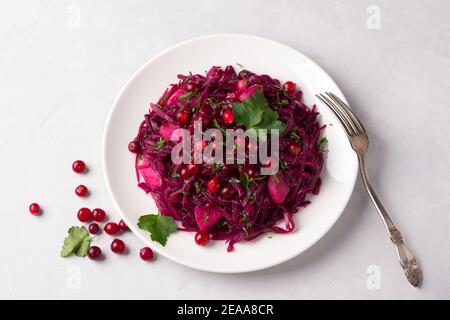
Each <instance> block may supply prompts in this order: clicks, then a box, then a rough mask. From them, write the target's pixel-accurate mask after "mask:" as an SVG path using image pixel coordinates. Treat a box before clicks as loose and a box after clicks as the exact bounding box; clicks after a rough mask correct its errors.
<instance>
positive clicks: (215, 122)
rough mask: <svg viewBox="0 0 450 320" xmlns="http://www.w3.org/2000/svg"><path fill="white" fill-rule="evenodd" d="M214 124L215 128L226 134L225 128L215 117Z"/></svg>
mask: <svg viewBox="0 0 450 320" xmlns="http://www.w3.org/2000/svg"><path fill="white" fill-rule="evenodd" d="M213 122H214V125H215V126H216V128H217V129H219V130H220V131H222V133H223V134H226V133H227V132H226V131H225V129H224V128H223V127H222V126H221V125H220V123H219V121H218V120H217V119H214V121H213Z"/></svg>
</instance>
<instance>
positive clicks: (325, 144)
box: [319, 137, 328, 151]
mask: <svg viewBox="0 0 450 320" xmlns="http://www.w3.org/2000/svg"><path fill="white" fill-rule="evenodd" d="M327 147H328V139H327V137H322V139H320V140H319V150H320V151H326V150H327Z"/></svg>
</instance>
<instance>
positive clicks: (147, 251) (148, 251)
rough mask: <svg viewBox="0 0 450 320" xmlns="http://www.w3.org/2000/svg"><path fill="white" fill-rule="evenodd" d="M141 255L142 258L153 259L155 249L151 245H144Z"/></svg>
mask: <svg viewBox="0 0 450 320" xmlns="http://www.w3.org/2000/svg"><path fill="white" fill-rule="evenodd" d="M139 255H140V256H141V259H142V260H145V261H147V260H151V259H153V251H152V249H150V248H149V247H144V248H142V249H141V250H140V251H139Z"/></svg>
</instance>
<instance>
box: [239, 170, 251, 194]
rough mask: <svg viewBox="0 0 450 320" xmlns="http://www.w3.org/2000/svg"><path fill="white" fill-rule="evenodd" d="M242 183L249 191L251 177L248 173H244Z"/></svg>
mask: <svg viewBox="0 0 450 320" xmlns="http://www.w3.org/2000/svg"><path fill="white" fill-rule="evenodd" d="M240 182H241V184H242V185H243V186H244V188H245V189H246V190H247V191H248V186H249V185H250V182H251V180H250V177H249V176H248V174H247V173H244V175H243V176H242V177H241V181H240Z"/></svg>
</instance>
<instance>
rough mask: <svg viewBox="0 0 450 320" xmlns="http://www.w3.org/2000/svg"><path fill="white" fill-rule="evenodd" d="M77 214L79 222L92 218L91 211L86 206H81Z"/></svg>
mask: <svg viewBox="0 0 450 320" xmlns="http://www.w3.org/2000/svg"><path fill="white" fill-rule="evenodd" d="M77 216H78V220H80V221H81V222H88V221H91V220H92V218H93V216H92V211H91V210H90V209H88V208H81V209H80V210H78V214H77Z"/></svg>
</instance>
